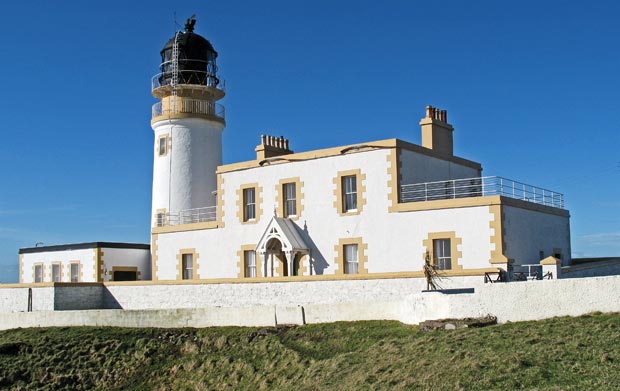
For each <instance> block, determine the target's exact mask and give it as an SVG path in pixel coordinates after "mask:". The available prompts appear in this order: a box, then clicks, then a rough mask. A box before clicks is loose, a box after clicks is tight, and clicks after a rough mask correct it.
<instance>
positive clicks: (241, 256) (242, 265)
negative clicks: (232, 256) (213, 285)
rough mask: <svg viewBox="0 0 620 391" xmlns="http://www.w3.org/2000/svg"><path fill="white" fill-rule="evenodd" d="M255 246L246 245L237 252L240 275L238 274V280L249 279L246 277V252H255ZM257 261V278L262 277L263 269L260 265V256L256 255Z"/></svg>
mask: <svg viewBox="0 0 620 391" xmlns="http://www.w3.org/2000/svg"><path fill="white" fill-rule="evenodd" d="M255 250H256V245H255V244H244V245H242V246H241V248H240V249H239V251H237V268H238V269H239V273H237V278H249V277H247V276H246V275H245V252H246V251H255ZM255 259H256V277H257V278H258V277H261V276H262V270H263V269H262V267H261V264H260V256H259V255H258V254H255Z"/></svg>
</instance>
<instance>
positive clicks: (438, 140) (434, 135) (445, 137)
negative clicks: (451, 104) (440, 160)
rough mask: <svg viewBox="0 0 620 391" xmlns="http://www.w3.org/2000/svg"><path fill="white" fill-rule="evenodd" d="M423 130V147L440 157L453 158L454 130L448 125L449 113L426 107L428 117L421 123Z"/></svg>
mask: <svg viewBox="0 0 620 391" xmlns="http://www.w3.org/2000/svg"><path fill="white" fill-rule="evenodd" d="M420 127H421V128H422V146H423V147H425V148H429V149H432V150H433V151H435V152H438V153H439V154H440V155H444V156H452V155H453V152H454V150H453V145H452V132H454V128H453V127H452V125H450V124H449V123H448V112H447V111H446V110H439V109H437V108H435V107H433V106H426V117H425V118H422V120H421V121H420Z"/></svg>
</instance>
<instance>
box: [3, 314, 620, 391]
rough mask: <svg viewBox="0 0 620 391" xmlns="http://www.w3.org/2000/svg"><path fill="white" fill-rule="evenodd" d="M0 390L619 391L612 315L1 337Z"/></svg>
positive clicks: (619, 337)
mask: <svg viewBox="0 0 620 391" xmlns="http://www.w3.org/2000/svg"><path fill="white" fill-rule="evenodd" d="M0 389H2V390H92V389H98V390H170V389H173V390H334V389H335V390H512V389H525V390H620V314H592V315H588V316H582V317H578V318H569V317H565V318H555V319H549V320H545V321H540V322H521V323H510V324H505V325H500V326H493V327H487V328H482V329H461V330H454V331H434V332H421V331H419V330H418V328H417V327H414V326H406V325H402V324H400V323H397V322H388V321H373V322H352V323H334V324H323V325H308V326H303V327H293V328H280V329H278V330H276V329H255V328H237V327H223V328H208V329H124V328H93V327H75V328H48V329H19V330H9V331H4V332H0Z"/></svg>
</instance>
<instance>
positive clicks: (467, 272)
mask: <svg viewBox="0 0 620 391" xmlns="http://www.w3.org/2000/svg"><path fill="white" fill-rule="evenodd" d="M500 270H501V269H500V268H497V267H489V268H477V269H464V270H443V271H442V273H441V275H442V277H468V276H484V273H497V272H499V271H500ZM395 278H424V272H423V271H421V270H420V271H412V272H393V273H369V274H343V275H335V274H321V275H316V274H315V275H312V276H299V277H295V278H291V277H270V278H269V279H265V278H243V279H240V278H236V277H235V278H213V279H201V280H167V281H156V282H155V281H113V282H104V283H101V284H103V285H104V286H118V285H200V284H246V283H262V284H264V283H273V282H306V281H308V282H310V281H339V280H382V279H395ZM49 285H50V286H52V285H53V284H49ZM64 285H65V284H63V286H64ZM93 285H96V284H93ZM37 286H41V284H37ZM3 287H5V285H0V288H3ZM6 287H15V288H21V287H24V285H18V284H13V285H10V284H7V286H6Z"/></svg>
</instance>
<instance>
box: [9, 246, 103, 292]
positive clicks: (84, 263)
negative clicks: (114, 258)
mask: <svg viewBox="0 0 620 391" xmlns="http://www.w3.org/2000/svg"><path fill="white" fill-rule="evenodd" d="M21 255H22V270H20V271H19V273H20V277H21V282H23V283H33V282H34V265H35V264H38V263H42V264H43V282H52V263H60V264H61V269H60V272H61V275H60V282H71V274H70V273H71V266H70V264H71V263H73V262H79V263H80V272H81V279H80V282H95V281H97V277H96V276H95V263H96V252H95V249H94V248H87V249H79V250H65V251H47V252H40V253H28V254H21Z"/></svg>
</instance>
